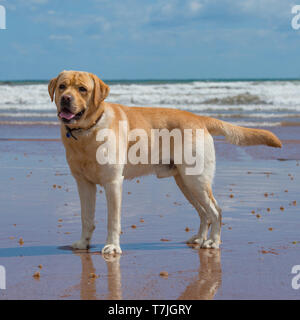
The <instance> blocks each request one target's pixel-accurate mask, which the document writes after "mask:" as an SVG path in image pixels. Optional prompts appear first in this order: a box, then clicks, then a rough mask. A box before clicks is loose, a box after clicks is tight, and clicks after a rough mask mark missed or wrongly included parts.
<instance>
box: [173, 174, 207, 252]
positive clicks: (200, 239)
mask: <svg viewBox="0 0 300 320" xmlns="http://www.w3.org/2000/svg"><path fill="white" fill-rule="evenodd" d="M174 178H175V181H176V184H177V186H178V187H179V189H180V190H181V192H182V193H183V194H184V196H185V197H186V199H187V200H188V201H189V202H190V203H191V204H192V205H193V207H194V208H195V209H196V210H197V212H198V214H199V217H200V227H199V230H198V233H197V234H196V235H194V236H193V237H191V238H190V239H189V240H187V243H190V244H199V245H200V246H202V245H203V243H204V242H205V240H206V239H207V233H208V229H209V226H210V221H209V218H208V215H207V213H206V211H205V210H204V209H203V207H202V206H201V205H200V203H199V202H198V200H197V198H196V197H194V196H193V194H192V193H191V192H190V190H189V189H188V187H187V186H186V185H185V183H184V181H183V179H182V178H181V176H180V175H179V174H177V175H176V176H175V177H174Z"/></svg>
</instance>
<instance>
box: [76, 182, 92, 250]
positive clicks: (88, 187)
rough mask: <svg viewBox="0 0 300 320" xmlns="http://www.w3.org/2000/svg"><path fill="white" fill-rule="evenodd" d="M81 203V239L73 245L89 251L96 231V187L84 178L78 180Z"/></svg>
mask: <svg viewBox="0 0 300 320" xmlns="http://www.w3.org/2000/svg"><path fill="white" fill-rule="evenodd" d="M76 182H77V187H78V192H79V197H80V203H81V224H82V232H81V239H80V240H79V241H76V242H74V243H73V244H72V247H73V248H74V249H87V248H88V247H89V244H90V240H91V237H92V234H93V231H94V229H95V225H94V217H95V203H96V185H95V184H93V183H91V182H89V181H87V180H86V179H84V178H76Z"/></svg>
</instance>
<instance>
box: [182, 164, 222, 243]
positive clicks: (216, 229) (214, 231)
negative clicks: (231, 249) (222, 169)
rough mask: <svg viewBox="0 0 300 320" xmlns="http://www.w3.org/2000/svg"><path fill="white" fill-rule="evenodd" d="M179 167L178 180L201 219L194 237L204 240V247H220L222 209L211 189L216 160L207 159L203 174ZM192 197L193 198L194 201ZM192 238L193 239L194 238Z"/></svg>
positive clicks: (183, 166) (200, 240)
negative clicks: (189, 171)
mask: <svg viewBox="0 0 300 320" xmlns="http://www.w3.org/2000/svg"><path fill="white" fill-rule="evenodd" d="M177 168H178V175H179V176H180V178H178V176H176V182H178V181H179V182H180V184H181V185H183V186H184V192H183V193H184V194H185V195H186V197H187V198H188V199H189V201H190V202H191V203H192V204H193V205H194V207H195V208H196V210H197V211H198V213H199V216H200V219H201V225H200V229H199V233H198V235H197V236H196V237H194V240H195V239H199V240H196V241H197V242H198V241H199V242H202V243H201V247H202V248H219V244H220V235H221V218H222V215H221V214H222V211H221V209H220V207H219V206H218V204H217V201H216V200H215V198H214V196H213V193H212V189H211V184H212V179H213V175H214V170H215V163H214V161H206V163H205V166H204V170H203V173H202V174H201V175H187V174H186V173H185V165H180V166H177ZM177 184H178V183H177ZM190 199H192V201H191V200H190ZM209 224H211V232H210V236H209V238H208V239H207V240H206V233H207V228H208V226H209ZM202 225H203V227H202ZM190 240H192V241H193V238H192V239H190ZM202 240H203V241H202ZM194 242H195V241H194Z"/></svg>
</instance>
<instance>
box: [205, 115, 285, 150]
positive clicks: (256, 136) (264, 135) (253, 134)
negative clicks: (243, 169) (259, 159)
mask: <svg viewBox="0 0 300 320" xmlns="http://www.w3.org/2000/svg"><path fill="white" fill-rule="evenodd" d="M204 118H205V126H206V128H207V130H208V132H209V133H210V134H211V135H213V136H224V137H225V139H226V141H228V142H230V143H232V144H236V145H239V146H254V145H259V144H262V145H266V146H269V147H274V148H281V147H282V144H281V141H280V140H279V139H278V138H277V137H276V136H275V134H273V133H272V132H270V131H268V130H262V129H250V128H244V127H239V126H235V125H233V124H231V123H228V122H225V121H221V120H218V119H214V118H209V117H204Z"/></svg>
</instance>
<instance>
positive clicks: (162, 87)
mask: <svg viewBox="0 0 300 320" xmlns="http://www.w3.org/2000/svg"><path fill="white" fill-rule="evenodd" d="M105 82H106V83H107V84H108V85H109V86H110V94H109V96H108V98H107V101H108V102H113V103H120V104H123V105H127V106H141V107H143V106H144V107H149V106H151V107H167V108H177V109H182V110H187V111H190V112H193V113H195V114H199V115H205V116H210V117H214V118H218V119H221V120H225V121H228V122H231V123H234V124H237V125H242V126H248V127H272V126H295V125H296V126H298V125H300V80H289V79H285V80H283V79H280V80H274V79H264V80H261V79H252V80H249V79H248V80H243V79H238V80H236V79H235V80H228V79H227V80H223V79H218V80H195V79H191V80H131V81H128V80H119V81H116V80H114V81H105ZM47 85H48V84H47V81H2V82H0V124H12V125H58V124H59V122H58V120H57V112H56V107H55V105H54V103H51V101H50V97H49V95H48V88H47Z"/></svg>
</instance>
